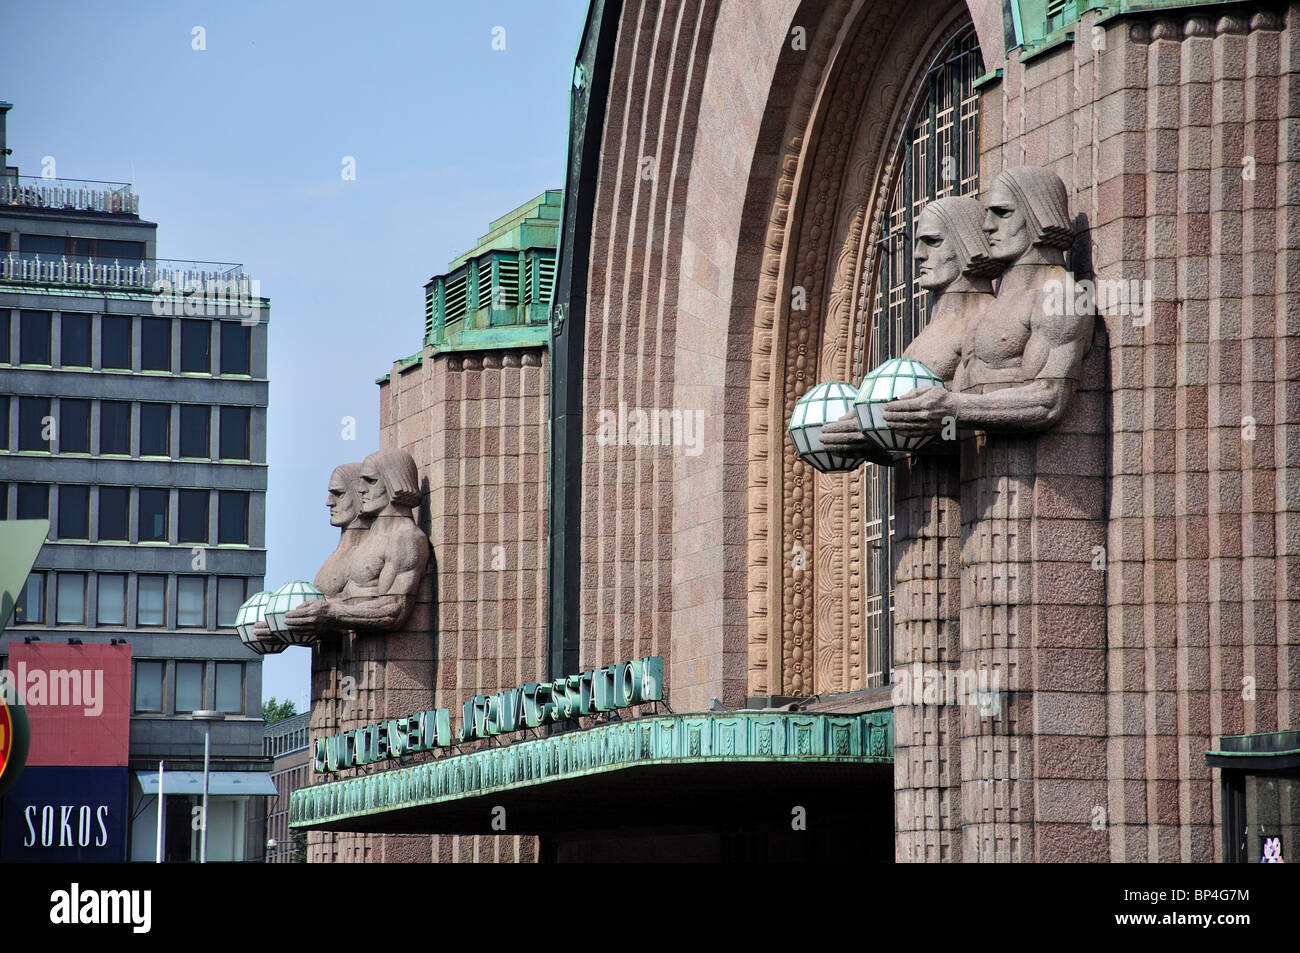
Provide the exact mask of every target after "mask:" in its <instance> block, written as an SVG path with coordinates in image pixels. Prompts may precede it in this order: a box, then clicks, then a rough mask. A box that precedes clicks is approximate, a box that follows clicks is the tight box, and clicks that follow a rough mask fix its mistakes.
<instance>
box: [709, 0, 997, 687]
mask: <svg viewBox="0 0 1300 953" xmlns="http://www.w3.org/2000/svg"><path fill="white" fill-rule="evenodd" d="M808 7H809V5H808V4H805V5H804V8H801V10H800V12H799V14H797V15H796V17H795V22H796V23H798V22H799V20H800V16H802V15H803V14H804V12H805V10H806V9H807V8H808ZM970 23H971V16H970V12H969V11H968V9H967V7H966V5H965V4H964V3H960V2H958V3H953V2H950V0H933V2H930V3H926V4H922V5H921V6H920V7H919V8H918V7H917V6H916V5H904V4H872V5H866V4H861V3H857V4H849V3H844V4H839V5H831V6H828V7H826V8H825V10H824V11H822V19H821V22H820V23H819V25H818V27H817V30H816V31H815V32H814V31H813V30H811V29H810V30H809V49H808V51H807V53H806V54H805V56H806V59H805V60H804V61H803V63H802V68H801V69H799V70H798V73H797V76H796V77H794V79H793V82H794V83H795V86H794V90H793V91H792V92H791V93H789V94H787V97H788V100H789V108H788V109H787V110H786V111H785V113H784V116H783V119H784V132H783V134H782V138H781V141H782V142H783V143H784V144H785V149H784V151H783V152H782V153H781V154H780V155H779V156H778V157H777V161H776V168H777V175H776V176H775V186H774V188H773V190H772V194H774V196H775V198H774V199H773V201H772V202H771V204H770V206H769V207H768V210H767V211H768V214H767V217H766V220H765V221H764V222H762V223H761V227H762V228H763V230H764V241H763V246H762V255H761V261H760V262H759V266H758V269H757V274H756V275H755V277H754V280H755V283H756V285H757V293H756V295H755V299H754V302H753V304H752V305H751V304H750V303H749V302H747V301H737V302H736V304H735V306H734V309H733V329H736V328H738V326H739V322H740V321H749V322H750V326H751V327H752V329H753V330H752V333H753V356H752V361H751V363H750V365H749V367H748V371H749V379H748V380H747V381H746V382H745V386H747V388H748V393H749V403H750V407H751V415H750V422H749V423H750V425H749V439H748V447H747V449H748V458H747V460H746V461H745V463H746V478H747V484H746V485H747V487H748V497H747V504H748V510H747V513H746V518H747V523H748V538H749V559H748V579H747V593H748V606H749V615H748V628H747V635H748V646H747V647H748V658H749V671H748V684H749V693H750V694H751V695H755V696H770V695H813V694H828V693H835V692H844V691H852V690H856V689H861V688H866V687H868V686H869V685H871V684H878V683H880V682H881V681H882V676H883V681H885V682H887V681H888V677H887V668H888V661H887V660H886V659H884V658H883V656H880V655H879V654H877V657H876V658H874V659H872V658H869V657H868V652H867V648H868V646H867V644H866V641H867V640H866V636H865V629H866V618H865V614H864V606H863V598H862V597H863V589H864V586H863V582H864V580H863V571H864V565H865V563H866V558H865V553H864V545H863V532H862V522H863V512H862V500H863V492H862V481H863V480H864V479H865V478H866V475H867V474H866V470H865V469H864V470H859V471H858V472H856V473H855V474H852V475H850V476H847V477H846V476H835V475H817V474H815V473H814V472H813V471H812V470H811V469H810V468H808V467H806V466H804V465H803V464H801V463H799V462H798V461H797V459H796V458H795V456H794V453H793V451H792V448H791V446H790V444H789V441H788V438H787V437H786V434H785V423H786V421H787V420H788V419H789V415H790V412H791V409H792V408H793V405H794V402H795V400H796V399H797V398H798V397H799V396H800V395H801V394H802V393H804V392H805V391H806V390H808V389H809V388H810V387H811V386H813V385H814V384H815V383H817V382H819V381H823V380H831V379H840V380H845V379H848V378H849V377H850V376H851V372H850V368H849V366H848V365H849V361H850V355H851V347H850V343H851V342H852V341H854V340H855V339H856V336H857V335H858V333H859V330H860V329H859V327H858V322H859V320H860V311H861V309H860V308H859V307H857V302H858V301H859V300H861V296H862V294H863V285H864V282H866V281H867V280H868V277H869V276H870V275H871V274H872V270H873V265H874V257H873V255H874V252H873V246H874V239H875V237H876V236H875V235H874V234H873V230H874V228H875V226H876V223H877V222H878V220H879V217H880V215H879V213H880V210H881V208H882V207H883V205H884V203H886V202H887V201H888V199H889V189H890V184H891V182H892V181H893V169H892V168H891V164H892V161H893V158H894V157H893V154H892V153H893V146H894V144H895V143H896V141H897V140H898V137H899V135H900V133H901V131H902V130H903V129H904V128H905V127H906V124H907V123H908V122H909V120H910V106H911V101H912V92H913V91H914V90H915V89H916V88H917V87H918V84H919V83H920V82H921V81H922V79H923V77H924V75H925V71H926V68H927V64H929V63H930V61H931V60H932V59H933V58H934V56H935V54H936V53H937V52H939V51H940V50H942V49H943V48H944V46H945V45H946V44H947V43H948V42H949V41H950V40H951V38H952V37H953V36H954V34H956V33H957V32H958V31H959V30H961V29H963V28H968V27H969V25H970ZM779 78H780V71H778V79H779ZM755 165H756V171H757V166H758V162H757V160H756V163H755ZM751 207H752V206H751ZM755 224H756V225H758V224H759V223H755ZM741 266H742V267H743V262H742V263H741ZM738 270H739V269H738ZM738 297H739V296H738ZM799 304H803V305H804V308H803V309H802V310H800V309H798V305H799ZM737 384H739V382H737Z"/></svg>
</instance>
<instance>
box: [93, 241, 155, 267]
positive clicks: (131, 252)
mask: <svg viewBox="0 0 1300 953" xmlns="http://www.w3.org/2000/svg"><path fill="white" fill-rule="evenodd" d="M99 257H100V258H103V259H107V260H114V261H120V262H123V263H126V262H128V261H130V262H136V261H144V242H123V241H117V240H115V239H108V238H101V239H100V240H99Z"/></svg>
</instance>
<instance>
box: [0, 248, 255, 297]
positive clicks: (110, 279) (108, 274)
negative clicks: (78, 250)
mask: <svg viewBox="0 0 1300 953" xmlns="http://www.w3.org/2000/svg"><path fill="white" fill-rule="evenodd" d="M6 281H11V282H20V283H23V284H41V285H75V286H81V287H94V288H122V289H126V290H130V291H154V290H158V289H159V288H161V289H165V290H166V291H168V292H171V293H175V294H183V293H185V292H186V291H188V290H190V289H194V288H199V289H204V290H215V291H216V292H222V291H224V293H226V294H233V295H239V296H242V297H248V296H249V295H253V296H256V295H257V291H256V288H255V287H254V284H253V283H252V282H251V281H250V279H249V277H248V275H246V274H245V273H244V266H243V265H236V264H231V263H228V262H217V261H169V260H164V259H160V258H156V259H146V260H143V261H133V260H130V259H128V260H126V261H122V260H120V259H116V258H115V259H112V260H109V259H102V258H100V259H96V258H90V257H87V256H83V255H40V254H34V253H30V252H12V251H11V252H7V253H5V254H3V255H2V256H0V282H6ZM159 281H164V282H166V283H167V284H166V285H163V286H157V287H155V283H156V282H159Z"/></svg>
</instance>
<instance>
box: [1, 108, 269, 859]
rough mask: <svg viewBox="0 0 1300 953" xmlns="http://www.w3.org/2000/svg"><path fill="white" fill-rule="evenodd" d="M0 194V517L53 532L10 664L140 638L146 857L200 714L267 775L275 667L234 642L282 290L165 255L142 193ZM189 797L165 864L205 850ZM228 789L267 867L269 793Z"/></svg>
mask: <svg viewBox="0 0 1300 953" xmlns="http://www.w3.org/2000/svg"><path fill="white" fill-rule="evenodd" d="M9 108H10V106H9V104H0V148H2V147H3V144H4V135H3V128H4V117H5V113H7V111H8V110H9ZM0 193H2V194H0V197H2V198H3V201H2V202H0V518H7V519H29V518H48V519H49V520H50V522H51V531H50V536H49V539H48V541H47V542H46V544H45V546H44V548H43V549H42V551H41V554H40V556H39V558H38V559H37V562H36V565H35V568H34V569H33V572H32V574H31V576H30V577H29V580H28V583H27V587H26V589H25V590H24V592H23V593H22V595H21V596H20V598H19V600H18V606H17V611H16V613H15V617H14V619H13V621H12V622H11V624H10V626H9V628H8V629H7V630H6V631H5V632H4V633H3V634H2V635H0V657H3V656H4V655H5V654H6V646H7V645H8V644H9V643H10V642H12V641H14V640H20V639H37V638H39V639H42V640H55V639H57V640H64V639H81V640H83V641H85V642H91V641H109V640H111V639H124V640H126V641H128V642H129V643H130V644H131V647H132V652H133V658H134V671H133V673H132V694H133V701H132V715H131V729H130V731H131V739H130V767H131V769H132V770H133V771H134V772H136V775H135V777H136V780H134V781H133V784H132V797H133V800H132V808H133V813H134V822H133V828H132V847H131V858H132V859H148V860H152V859H153V858H154V850H155V821H156V815H155V814H153V813H152V812H154V811H155V810H156V808H155V807H154V804H155V803H156V801H155V797H154V795H152V794H150V793H148V791H147V790H146V788H147V786H148V784H149V783H150V781H149V778H152V777H154V776H156V773H157V769H158V763H159V761H160V760H165V761H166V766H167V769H168V770H170V771H175V772H180V773H179V774H177V775H176V776H175V778H174V780H175V782H176V783H177V785H178V786H180V785H182V778H183V776H184V774H185V773H186V772H193V771H197V770H201V768H202V761H203V738H204V735H203V726H202V725H201V724H199V723H198V722H196V721H194V720H193V719H192V717H191V713H192V712H193V711H195V710H205V709H206V710H214V709H215V710H219V711H221V712H223V713H224V715H225V719H224V720H223V721H221V722H218V723H217V724H215V725H214V726H213V729H212V734H213V765H214V767H213V770H214V771H217V772H221V773H222V776H226V775H229V776H231V777H233V776H234V775H241V776H243V775H249V774H250V773H260V774H261V775H262V776H264V774H265V769H266V764H265V763H264V761H263V757H262V718H261V660H260V658H258V657H256V656H254V655H253V654H252V653H251V652H249V651H248V650H247V649H245V648H244V647H243V646H242V645H241V644H240V643H239V641H238V640H237V639H231V638H228V637H222V636H225V635H228V633H229V631H230V627H231V626H232V625H233V623H234V616H235V613H236V611H237V610H238V608H239V606H240V604H241V603H242V602H243V601H244V599H245V598H246V597H247V596H248V595H251V594H252V593H254V592H256V591H258V590H259V589H260V588H261V585H262V578H263V574H264V571H265V563H266V549H265V531H264V527H265V491H266V406H267V387H268V385H267V373H266V366H267V364H266V361H267V357H266V344H267V320H268V302H267V301H266V300H265V299H262V298H260V297H258V296H257V294H256V291H255V284H254V283H252V282H251V281H250V279H249V277H248V276H247V275H246V274H245V273H244V271H243V268H242V266H240V265H220V264H215V263H204V262H174V261H167V260H162V259H159V258H158V255H157V240H156V231H157V226H156V225H155V224H154V223H152V222H148V221H145V220H143V219H141V218H140V216H139V200H138V197H137V196H136V194H135V192H134V189H133V188H132V187H131V186H129V185H125V184H114V183H99V182H76V181H66V180H52V179H42V178H32V177H24V176H20V175H19V174H18V169H16V168H14V167H11V166H6V167H5V169H4V174H3V176H0ZM196 287H198V288H200V289H202V290H201V291H200V292H199V293H197V294H196V293H195V292H194V288H196ZM140 779H143V780H140ZM152 783H153V784H154V785H155V790H156V781H154V782H152ZM181 789H182V788H181V787H178V788H177V792H178V793H177V796H176V797H174V798H172V797H169V798H168V799H167V803H168V808H167V817H166V819H165V820H166V823H165V829H166V834H165V836H166V854H167V856H168V857H169V858H174V859H189V858H190V856H191V854H193V855H194V856H197V852H196V848H195V847H194V839H193V837H192V836H191V833H192V825H191V823H190V813H191V808H192V807H193V805H194V798H193V797H192V794H191V793H186V794H181V793H180V791H181ZM214 790H217V791H218V795H217V796H216V797H215V799H214V804H213V806H212V808H211V812H210V813H211V819H212V825H213V827H212V828H211V830H210V833H211V834H212V837H211V838H210V841H211V843H214V844H215V843H217V842H218V841H219V842H220V843H222V844H224V845H225V846H224V847H223V848H221V849H219V850H218V851H217V852H216V853H215V854H213V855H212V856H213V857H214V859H216V858H220V859H233V860H245V859H252V858H255V857H260V856H261V850H260V845H261V843H262V841H263V838H262V836H261V831H260V827H259V826H258V825H260V821H259V822H257V824H255V823H254V814H259V813H260V812H259V811H253V810H251V807H252V805H253V802H254V801H255V800H256V799H255V798H253V797H250V796H248V795H244V794H241V793H239V791H240V789H239V786H238V785H236V786H234V787H233V788H232V789H230V790H226V786H225V785H224V783H221V784H218V786H217V787H216V788H214ZM218 828H220V831H218ZM226 834H229V836H225V835H226Z"/></svg>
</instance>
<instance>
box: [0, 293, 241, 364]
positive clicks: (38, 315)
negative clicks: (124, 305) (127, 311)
mask: <svg viewBox="0 0 1300 953" xmlns="http://www.w3.org/2000/svg"><path fill="white" fill-rule="evenodd" d="M96 324H98V330H99V354H98V359H99V363H98V366H99V368H102V369H104V370H120V371H130V370H136V369H138V370H141V371H149V372H162V373H181V374H214V373H215V374H218V375H227V376H229V375H233V376H240V377H247V376H250V375H251V374H252V372H253V367H252V364H253V361H252V358H253V355H252V340H253V339H252V329H251V328H250V327H248V326H247V325H245V324H242V323H241V322H239V321H233V320H230V321H223V320H197V319H193V318H190V319H182V318H168V317H154V316H149V315H139V316H133V315H123V314H104V315H97V314H84V313H80V312H75V311H63V312H57V313H56V312H53V311H29V310H9V309H5V310H0V364H12V363H14V358H15V357H16V358H17V363H18V364H28V365H34V366H37V367H74V368H77V367H79V368H92V367H95V348H94V340H95V328H96ZM15 325H16V330H17V332H18V334H17V337H18V346H17V353H16V354H15V353H14V352H13V350H12V349H11V343H10V342H11V328H13V327H14V326H15ZM213 325H216V327H215V328H214V327H213ZM177 336H179V338H180V365H179V366H178V367H177V366H173V361H172V341H173V339H174V338H175V337H177ZM133 340H134V342H135V343H138V345H139V346H138V348H133V347H132V343H133ZM56 341H57V343H58V348H57V350H56V348H55V343H56ZM214 342H215V343H216V345H217V347H218V349H219V352H220V359H219V360H217V361H214V359H213V344H214ZM133 352H136V353H138V354H139V366H138V368H136V367H133V365H132V354H133ZM56 357H57V358H58V360H57V361H56V360H55V358H56Z"/></svg>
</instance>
